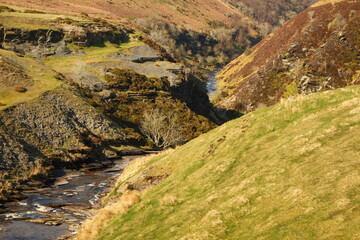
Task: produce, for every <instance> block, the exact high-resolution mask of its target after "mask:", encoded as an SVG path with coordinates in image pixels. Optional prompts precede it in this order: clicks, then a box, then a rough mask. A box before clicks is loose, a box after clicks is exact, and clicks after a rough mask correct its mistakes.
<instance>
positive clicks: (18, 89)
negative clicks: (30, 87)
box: [14, 85, 27, 93]
mask: <svg viewBox="0 0 360 240" xmlns="http://www.w3.org/2000/svg"><path fill="white" fill-rule="evenodd" d="M14 91H15V92H19V93H24V92H27V89H26V88H25V87H23V86H19V85H17V86H14Z"/></svg>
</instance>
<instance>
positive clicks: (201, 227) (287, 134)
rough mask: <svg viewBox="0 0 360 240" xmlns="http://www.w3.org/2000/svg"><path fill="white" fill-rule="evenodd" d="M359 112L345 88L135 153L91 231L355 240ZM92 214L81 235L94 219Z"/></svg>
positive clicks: (359, 103)
mask: <svg viewBox="0 0 360 240" xmlns="http://www.w3.org/2000/svg"><path fill="white" fill-rule="evenodd" d="M359 119H360V87H358V86H352V87H348V88H344V89H338V90H334V91H327V92H323V93H318V94H312V95H309V96H306V97H298V98H296V99H292V100H287V101H285V102H281V103H279V104H277V105H275V106H273V107H270V108H264V109H261V110H258V111H255V112H252V113H250V114H248V115H246V116H244V117H242V118H239V119H236V120H233V121H231V122H228V123H226V124H224V125H223V126H221V127H218V128H216V129H214V130H212V131H211V132H209V133H207V134H204V135H202V136H200V137H198V138H196V139H194V140H192V141H191V142H189V143H187V144H186V145H184V146H182V147H179V148H178V149H176V150H174V151H168V152H165V153H164V154H160V155H158V156H155V157H152V158H145V159H140V160H138V161H135V162H133V163H132V164H131V165H130V166H129V167H128V168H127V169H126V170H125V172H124V173H123V175H122V177H121V178H120V179H119V182H118V185H117V187H116V188H115V190H114V191H113V192H112V193H111V195H110V196H109V198H110V200H109V202H112V201H114V200H115V201H116V199H118V198H119V196H121V195H122V197H121V199H122V201H123V205H122V209H121V210H119V211H116V209H115V208H116V206H119V202H117V203H115V204H114V205H111V204H110V205H108V206H107V207H106V208H107V209H111V211H108V217H109V216H111V220H110V221H109V222H108V224H106V226H105V227H104V228H102V229H101V231H100V233H99V234H98V235H97V238H96V239H359V238H360V233H359V231H358V226H359V224H360V194H359V189H360V188H359V186H360V164H359V163H360V158H359V153H360V145H359V141H360V135H359V132H360V121H359ZM137 191H140V192H141V199H140V200H139V201H138V200H133V201H130V200H129V192H133V193H136V192H137ZM135 195H136V194H135ZM134 198H136V197H134ZM111 199H112V200H111ZM136 202H138V203H136ZM135 203H136V204H135ZM124 204H125V208H124ZM132 204H134V205H133V206H132V207H131V208H130V206H131V205H132ZM127 209H129V211H127ZM99 212H101V211H99ZM114 213H117V214H115V215H112V214H114ZM94 219H95V220H93V222H92V225H91V224H88V225H87V226H85V228H84V229H83V231H82V233H81V234H80V235H79V236H80V237H79V239H81V237H83V236H86V231H88V233H89V232H91V230H90V227H91V228H92V230H94V228H96V226H98V227H99V226H100V227H101V224H99V223H98V224H96V221H99V219H100V218H97V217H95V218H94ZM102 222H106V220H104V218H103V219H102Z"/></svg>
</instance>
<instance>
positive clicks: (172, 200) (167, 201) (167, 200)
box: [160, 195, 178, 205]
mask: <svg viewBox="0 0 360 240" xmlns="http://www.w3.org/2000/svg"><path fill="white" fill-rule="evenodd" d="M176 203H178V199H177V198H176V197H175V196H173V195H165V196H164V197H163V198H162V199H160V204H161V205H174V204H176Z"/></svg>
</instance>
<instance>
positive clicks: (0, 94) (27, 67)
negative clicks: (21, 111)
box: [0, 50, 61, 110]
mask: <svg viewBox="0 0 360 240" xmlns="http://www.w3.org/2000/svg"><path fill="white" fill-rule="evenodd" d="M0 55H3V56H5V57H8V58H9V59H11V60H12V61H14V62H16V63H17V64H18V65H19V66H21V67H22V68H23V70H24V71H25V72H26V73H27V75H28V76H29V77H31V78H32V79H33V80H34V84H33V85H32V86H26V85H25V86H22V87H25V88H26V89H27V91H26V92H24V93H20V92H17V91H15V90H14V88H13V87H5V88H4V87H2V88H1V89H0V102H1V103H2V104H3V106H0V110H3V109H5V108H8V107H11V106H14V105H17V104H19V103H22V102H27V101H29V100H32V99H34V98H36V97H38V96H40V95H41V94H42V93H44V92H46V91H48V90H52V89H54V88H56V87H57V86H59V85H60V84H61V82H60V81H59V80H57V79H56V78H55V76H56V73H55V72H54V71H52V70H51V69H49V68H47V67H46V66H45V65H43V64H41V63H40V62H38V61H37V60H35V59H30V58H20V57H17V56H16V55H15V54H14V53H13V52H9V51H4V50H0Z"/></svg>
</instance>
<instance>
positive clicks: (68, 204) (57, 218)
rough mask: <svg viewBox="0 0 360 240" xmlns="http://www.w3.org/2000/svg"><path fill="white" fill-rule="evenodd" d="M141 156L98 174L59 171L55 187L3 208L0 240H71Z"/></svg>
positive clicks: (30, 192) (122, 160) (5, 205)
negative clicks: (118, 180)
mask: <svg viewBox="0 0 360 240" xmlns="http://www.w3.org/2000/svg"><path fill="white" fill-rule="evenodd" d="M138 157H139V156H125V157H123V158H122V159H120V160H115V161H114V163H113V164H112V166H111V167H108V168H105V169H101V170H97V171H87V172H86V171H85V170H83V171H81V170H80V171H76V170H67V169H56V170H55V175H56V176H57V178H56V181H55V183H54V184H53V185H51V186H50V187H46V188H42V189H32V190H27V191H25V192H24V194H26V195H27V199H25V200H22V201H19V202H9V203H5V204H4V205H3V206H2V209H0V210H1V211H2V213H1V214H0V240H20V239H21V240H54V239H68V238H69V237H71V236H72V235H74V234H75V233H76V232H77V229H78V228H79V226H80V223H81V222H82V221H83V220H85V219H86V218H87V217H89V209H91V208H94V207H96V206H97V205H98V203H99V199H100V198H101V197H103V196H105V195H106V194H107V192H108V190H109V188H110V187H111V186H113V184H114V183H115V182H116V180H117V178H118V177H119V175H120V174H121V172H122V171H123V169H124V168H125V167H126V166H127V165H128V164H129V163H130V162H131V161H133V160H134V159H136V158H138Z"/></svg>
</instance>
